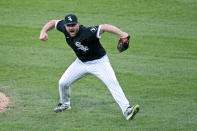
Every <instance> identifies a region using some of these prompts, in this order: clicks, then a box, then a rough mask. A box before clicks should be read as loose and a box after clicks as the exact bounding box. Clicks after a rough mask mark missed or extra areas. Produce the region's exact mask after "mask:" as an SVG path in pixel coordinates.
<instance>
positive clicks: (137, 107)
mask: <svg viewBox="0 0 197 131" xmlns="http://www.w3.org/2000/svg"><path fill="white" fill-rule="evenodd" d="M139 110H140V106H139V105H135V107H134V108H133V110H132V112H131V114H130V115H128V116H127V118H126V119H127V120H131V119H132V118H133V117H134V116H135V115H136V114H137V113H138V112H139Z"/></svg>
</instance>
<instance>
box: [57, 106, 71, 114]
mask: <svg viewBox="0 0 197 131" xmlns="http://www.w3.org/2000/svg"><path fill="white" fill-rule="evenodd" d="M70 109H71V107H68V108H65V109H63V110H57V111H55V110H54V112H55V113H58V112H63V111H64V110H70Z"/></svg>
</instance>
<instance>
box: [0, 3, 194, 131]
mask: <svg viewBox="0 0 197 131" xmlns="http://www.w3.org/2000/svg"><path fill="white" fill-rule="evenodd" d="M196 9H197V1H196V0H107V1H105V0H92V1H89V0H73V1H68V0H55V1H54V0H17V1H16V0H1V1H0V91H1V92H4V93H6V94H7V95H8V96H9V97H10V99H11V105H10V108H9V109H8V110H7V111H5V112H2V113H0V130H1V131H8V130H28V131H29V130H32V131H37V130H51V131H54V130H62V131H67V130H68V131H70V130H84V131H88V130H89V131H94V130H100V131H109V130H110V131H125V130H128V131H130V130H131V131H133V130H136V131H138V130H139V131H153V130H159V131H161V130H162V131H178V130H181V131H194V130H196V127H197V124H196V123H197V10H196ZM68 13H74V14H76V15H77V16H78V18H79V20H80V22H81V24H83V25H86V26H91V25H99V24H103V23H107V24H112V25H115V26H117V27H119V28H120V29H122V30H123V31H125V32H128V33H129V34H130V35H131V37H132V38H131V46H130V48H129V50H127V51H126V52H123V53H121V54H120V53H118V51H117V49H116V46H117V41H118V39H119V38H118V36H114V35H111V34H107V33H105V34H103V36H102V38H101V42H102V45H103V46H104V47H105V49H106V51H107V53H108V56H109V58H110V61H111V64H112V67H113V68H114V71H115V73H116V76H117V78H118V80H119V83H120V85H121V86H122V89H123V90H124V92H125V95H126V97H127V98H128V99H129V101H130V102H131V104H139V105H140V107H141V109H140V112H139V114H137V115H136V117H135V118H134V119H133V120H131V121H126V120H125V118H124V117H123V116H122V114H121V110H120V108H119V107H118V105H117V104H116V103H115V101H114V100H113V98H112V96H111V94H110V93H109V91H108V89H107V87H105V85H104V84H103V83H102V82H101V81H100V80H99V79H97V78H96V77H94V76H91V75H89V76H86V77H84V78H83V79H81V80H79V81H77V82H76V83H74V84H73V85H72V86H71V106H72V109H71V110H70V111H66V112H62V113H54V112H53V109H54V107H55V106H56V105H57V104H58V102H59V93H58V80H59V79H60V77H61V75H62V74H63V72H64V71H65V69H66V68H67V67H68V66H69V65H70V64H71V63H72V62H73V61H74V60H75V59H76V56H75V54H74V53H73V51H72V50H71V49H70V48H69V47H68V45H67V44H66V43H65V38H64V36H63V35H62V34H61V33H60V32H58V31H56V30H53V31H50V32H48V35H49V40H48V41H47V42H41V41H39V39H38V38H39V33H40V30H41V28H42V27H43V26H44V24H46V23H47V22H48V21H50V20H52V19H64V16H65V15H66V14H68Z"/></svg>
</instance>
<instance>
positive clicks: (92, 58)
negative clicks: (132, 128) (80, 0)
mask: <svg viewBox="0 0 197 131" xmlns="http://www.w3.org/2000/svg"><path fill="white" fill-rule="evenodd" d="M53 28H55V29H57V30H58V31H60V32H62V33H63V34H64V35H65V39H66V42H67V43H68V45H69V46H70V47H71V48H72V49H73V50H74V52H75V54H76V56H77V59H76V60H75V61H74V62H73V63H72V64H71V65H70V66H69V67H68V69H67V70H66V71H65V72H64V74H63V75H62V77H61V78H60V80H59V94H60V103H59V104H58V106H57V107H56V108H55V109H54V112H62V111H64V110H69V109H71V105H70V85H71V84H72V83H74V82H75V81H77V80H78V79H80V78H82V77H83V76H86V75H88V74H92V75H95V76H96V77H98V78H99V79H101V80H102V81H103V82H104V83H105V85H106V86H107V87H108V89H109V91H110V93H111V94H112V96H113V98H114V99H115V101H116V102H117V103H118V105H119V106H120V108H121V110H122V113H123V115H124V116H125V117H126V119H127V120H130V119H132V118H133V117H134V116H135V114H136V113H137V112H138V111H139V105H133V106H130V104H129V101H128V100H127V98H126V97H125V94H124V92H123V91H122V88H121V87H120V85H119V83H118V81H117V78H116V76H115V73H114V71H113V69H112V67H111V64H110V61H109V59H108V56H107V54H106V51H105V49H104V48H103V46H102V45H101V43H100V41H99V39H100V38H101V35H102V34H103V33H104V32H108V33H112V34H115V35H118V36H120V40H119V43H118V47H117V48H118V50H119V52H122V51H124V50H126V49H127V48H128V46H129V38H130V36H129V35H128V34H127V33H125V32H123V31H121V30H120V29H119V28H117V27H115V26H112V25H109V24H101V25H98V26H92V27H85V26H83V25H80V22H79V21H78V19H77V17H76V16H75V15H73V14H69V15H67V16H66V17H65V19H64V20H51V21H49V22H48V23H47V24H46V25H45V26H44V27H43V28H42V30H41V32H40V40H42V41H47V40H48V35H47V31H49V30H50V29H53Z"/></svg>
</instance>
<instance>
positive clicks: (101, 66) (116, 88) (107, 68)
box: [90, 56, 130, 113]
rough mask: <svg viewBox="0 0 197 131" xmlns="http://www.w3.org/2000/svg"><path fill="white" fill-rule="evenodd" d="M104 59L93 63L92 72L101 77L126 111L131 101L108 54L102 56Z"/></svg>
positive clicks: (123, 110)
mask: <svg viewBox="0 0 197 131" xmlns="http://www.w3.org/2000/svg"><path fill="white" fill-rule="evenodd" d="M101 59H102V60H98V62H97V63H96V64H92V67H91V68H90V69H91V72H90V73H91V74H93V75H95V76H97V77H98V78H99V79H101V80H102V81H103V82H104V83H105V85H106V86H107V87H108V89H109V91H110V92H111V94H112V96H113V98H114V99H115V101H116V102H117V103H118V104H119V106H120V108H121V109H122V112H123V113H124V112H125V111H126V109H127V108H128V107H129V106H130V105H129V101H128V100H127V98H126V97H125V94H124V92H123V91H122V88H121V87H120V85H119V82H118V81H117V78H116V76H115V73H114V71H113V69H112V67H111V65H110V62H109V59H108V57H107V56H104V57H103V58H101Z"/></svg>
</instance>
